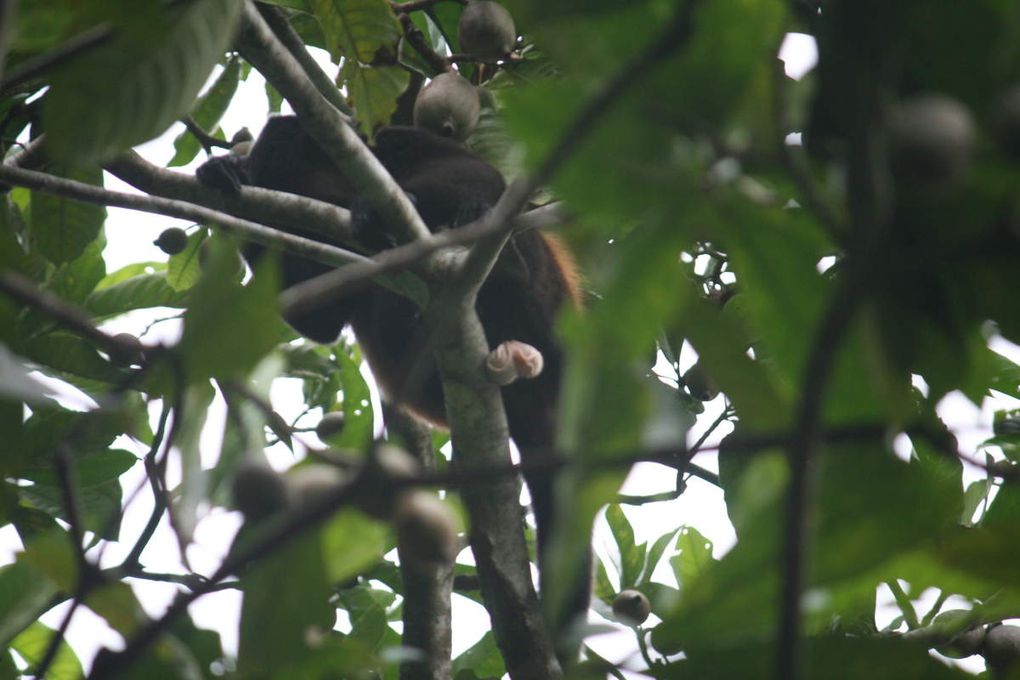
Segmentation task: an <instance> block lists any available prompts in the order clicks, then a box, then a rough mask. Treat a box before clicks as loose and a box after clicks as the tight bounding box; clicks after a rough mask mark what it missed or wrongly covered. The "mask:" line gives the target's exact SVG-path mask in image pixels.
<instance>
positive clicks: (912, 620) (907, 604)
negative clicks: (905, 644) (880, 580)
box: [885, 579, 920, 630]
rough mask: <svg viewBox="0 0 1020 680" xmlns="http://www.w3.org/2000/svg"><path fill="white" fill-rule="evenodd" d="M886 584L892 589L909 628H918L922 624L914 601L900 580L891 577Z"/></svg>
mask: <svg viewBox="0 0 1020 680" xmlns="http://www.w3.org/2000/svg"><path fill="white" fill-rule="evenodd" d="M885 585H886V587H888V588H889V590H890V591H892V595H893V599H894V600H896V605H897V606H898V607H899V608H900V612H901V613H902V614H903V620H904V621H906V623H907V628H909V629H910V630H913V629H915V628H917V627H918V626H919V625H920V624H919V623H918V622H917V612H916V611H915V610H914V603H913V602H911V601H910V598H909V597H907V594H906V593H905V592H904V591H903V588H902V587H901V586H900V584H899V581H897V580H896V579H890V580H888V581H886V582H885Z"/></svg>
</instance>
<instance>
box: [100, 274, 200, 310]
mask: <svg viewBox="0 0 1020 680" xmlns="http://www.w3.org/2000/svg"><path fill="white" fill-rule="evenodd" d="M187 301H188V293H187V291H177V290H174V289H173V288H171V287H170V286H169V285H168V284H167V275H166V274H141V275H139V276H134V277H132V278H129V279H126V280H124V281H120V282H118V283H115V284H113V285H111V286H108V287H105V288H101V289H99V290H96V291H94V292H93V293H92V294H91V295H89V296H88V298H87V299H86V300H85V309H86V310H87V311H88V312H89V313H90V314H92V316H94V317H97V318H103V317H110V316H117V315H118V314H123V313H124V312H130V311H131V310H133V309H149V308H151V307H184V306H185V305H186V304H187Z"/></svg>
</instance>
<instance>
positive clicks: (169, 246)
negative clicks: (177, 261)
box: [153, 227, 188, 255]
mask: <svg viewBox="0 0 1020 680" xmlns="http://www.w3.org/2000/svg"><path fill="white" fill-rule="evenodd" d="M153 243H154V244H155V246H156V247H157V248H159V249H160V250H162V251H163V252H164V253H166V254H167V255H176V254H177V253H180V252H183V251H184V249H185V248H187V247H188V234H187V233H185V231H184V230H183V229H181V228H180V227H170V228H169V229H164V230H163V232H162V233H161V234H160V235H159V238H157V239H156V240H155V241H153Z"/></svg>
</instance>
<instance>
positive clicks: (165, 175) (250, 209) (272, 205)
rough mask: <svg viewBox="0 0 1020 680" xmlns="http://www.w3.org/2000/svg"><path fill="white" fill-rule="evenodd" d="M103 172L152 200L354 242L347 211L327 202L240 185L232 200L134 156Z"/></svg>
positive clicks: (110, 164) (122, 158) (126, 156)
mask: <svg viewBox="0 0 1020 680" xmlns="http://www.w3.org/2000/svg"><path fill="white" fill-rule="evenodd" d="M105 170H106V171H107V172H109V173H110V174H112V175H114V176H116V177H118V178H120V179H121V180H123V181H125V182H127V183H128V184H130V185H131V186H133V187H135V188H136V189H140V190H141V191H144V192H145V193H147V194H151V195H153V196H160V197H163V198H169V199H174V200H179V201H187V202H188V203H194V204H196V205H200V206H203V207H205V208H209V209H210V210H216V211H218V212H223V213H227V214H229V215H233V216H234V217H238V218H240V219H243V220H249V221H252V222H258V223H260V224H265V225H267V226H270V227H275V228H276V229H279V230H281V231H285V232H291V231H293V230H294V228H295V227H296V226H297V227H300V229H301V230H302V231H305V232H311V233H315V234H317V235H320V236H322V237H323V238H324V239H326V240H327V242H329V243H346V244H349V243H353V242H354V235H353V232H352V231H351V213H350V211H348V210H346V209H345V208H341V207H339V206H335V205H333V204H332V203H326V202H325V201H317V200H315V199H314V198H308V197H306V196H299V195H298V194H290V193H287V192H285V191H274V190H272V189H263V188H262V187H253V186H242V187H241V190H240V192H238V194H237V195H234V196H230V195H227V194H224V193H221V192H219V191H216V190H215V189H213V188H211V187H207V186H205V185H204V184H202V183H201V182H199V181H198V180H197V179H196V178H195V177H194V176H193V175H186V174H184V173H181V172H174V171H173V170H167V169H165V168H161V167H159V166H156V165H153V164H152V163H149V162H148V161H146V160H145V159H144V158H142V157H141V156H139V155H138V154H137V153H135V152H134V151H129V152H127V153H125V154H122V155H121V156H119V157H118V158H116V159H114V160H113V161H110V162H108V163H107V164H106V166H105Z"/></svg>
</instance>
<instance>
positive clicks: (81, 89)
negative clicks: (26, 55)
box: [43, 0, 242, 161]
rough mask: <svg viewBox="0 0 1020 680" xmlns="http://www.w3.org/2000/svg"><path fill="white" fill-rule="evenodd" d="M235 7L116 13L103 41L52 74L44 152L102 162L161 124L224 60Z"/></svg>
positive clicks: (229, 3) (205, 3) (198, 4)
mask: <svg viewBox="0 0 1020 680" xmlns="http://www.w3.org/2000/svg"><path fill="white" fill-rule="evenodd" d="M241 7H242V3H241V2H240V1H239V0H196V1H195V2H189V3H185V4H177V5H169V6H160V7H159V8H158V11H157V9H150V10H149V11H146V12H138V13H137V17H133V18H134V20H133V21H132V20H131V19H132V17H131V16H130V15H129V16H127V17H122V18H121V21H123V22H124V25H122V26H119V27H118V28H119V30H117V29H115V30H114V31H113V35H112V36H111V37H110V38H109V39H108V40H107V41H105V42H104V43H102V44H100V45H99V46H97V47H95V48H93V49H91V50H89V51H87V52H84V53H82V54H79V55H76V58H75V59H72V60H69V61H68V62H67V63H66V65H64V66H62V67H60V68H58V69H57V70H56V71H55V72H54V73H53V77H52V80H51V89H50V91H49V93H48V94H47V96H46V99H45V102H44V108H43V122H44V125H45V129H46V136H47V148H48V150H49V151H50V152H51V153H52V154H53V156H54V157H55V158H58V159H66V160H72V159H73V160H75V161H86V160H96V161H101V160H104V159H107V158H109V157H110V156H112V155H113V154H116V153H118V152H119V151H122V150H124V149H126V148H128V147H130V146H132V145H134V144H138V143H139V142H144V141H146V140H148V139H151V138H152V137H154V136H156V135H157V134H159V133H160V132H162V131H163V130H165V129H166V128H167V127H168V126H169V125H170V124H171V123H173V122H174V121H175V120H177V119H178V118H179V117H180V116H181V114H183V113H184V112H185V111H187V110H188V108H189V107H190V106H191V104H192V102H193V101H194V99H195V96H196V95H197V94H198V92H199V90H200V89H201V88H202V85H203V84H204V83H205V80H206V78H207V77H208V75H209V72H210V71H211V70H212V68H213V66H214V65H215V64H216V62H218V61H219V60H220V59H221V58H222V56H223V52H224V50H225V49H226V47H227V45H228V44H229V42H230V41H231V40H232V39H233V37H234V28H235V25H236V22H237V19H238V17H239V13H240V10H241ZM156 84H158V87H157V86H156Z"/></svg>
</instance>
